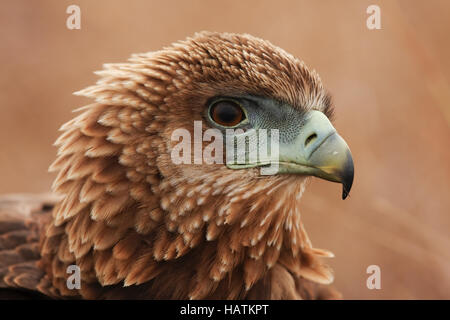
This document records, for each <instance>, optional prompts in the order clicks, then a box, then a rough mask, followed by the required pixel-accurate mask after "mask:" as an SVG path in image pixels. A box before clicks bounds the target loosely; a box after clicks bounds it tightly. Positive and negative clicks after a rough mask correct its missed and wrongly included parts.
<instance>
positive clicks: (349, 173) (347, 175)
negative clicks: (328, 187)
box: [342, 154, 355, 200]
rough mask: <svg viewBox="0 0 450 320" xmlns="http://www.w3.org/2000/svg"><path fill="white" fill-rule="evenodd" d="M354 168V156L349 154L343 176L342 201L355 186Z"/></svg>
mask: <svg viewBox="0 0 450 320" xmlns="http://www.w3.org/2000/svg"><path fill="white" fill-rule="evenodd" d="M354 171H355V170H354V166H353V159H352V156H351V155H350V154H349V155H348V157H347V163H346V164H345V169H344V171H343V174H342V200H345V199H346V198H347V196H348V195H349V193H350V190H351V189H352V185H353V176H354Z"/></svg>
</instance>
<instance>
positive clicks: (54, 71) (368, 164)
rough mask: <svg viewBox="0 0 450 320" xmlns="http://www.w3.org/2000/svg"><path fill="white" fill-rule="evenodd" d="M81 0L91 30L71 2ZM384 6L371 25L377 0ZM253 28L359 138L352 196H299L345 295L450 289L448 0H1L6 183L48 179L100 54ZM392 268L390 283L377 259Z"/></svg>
mask: <svg viewBox="0 0 450 320" xmlns="http://www.w3.org/2000/svg"><path fill="white" fill-rule="evenodd" d="M70 4H77V5H79V6H80V7H81V19H82V22H81V30H68V29H67V28H66V19H67V17H68V14H66V8H67V6H69V5H70ZM370 4H378V5H379V6H380V8H381V24H382V30H368V29H367V28H366V19H367V17H368V14H367V13H366V8H367V7H368V6H369V5H370ZM200 30H210V31H228V32H240V33H244V32H245V33H250V34H252V35H255V36H259V37H261V38H264V39H267V40H270V41H271V42H272V43H274V44H276V45H278V46H280V47H282V48H284V49H285V50H287V51H288V52H290V53H292V54H294V55H295V56H297V57H299V58H301V59H303V60H304V61H305V62H306V64H307V65H308V66H309V67H310V68H314V69H316V70H317V71H318V72H319V74H320V75H321V77H322V80H323V82H324V84H325V85H326V87H327V88H328V89H329V90H330V92H331V93H332V95H333V97H334V103H335V106H336V121H335V125H336V127H337V129H338V130H339V131H340V133H341V134H342V136H343V137H344V138H345V139H346V140H347V142H348V144H349V145H350V147H351V149H352V153H353V156H354V161H355V168H356V175H355V183H354V188H353V190H352V193H351V196H350V198H349V199H348V200H346V201H342V200H340V193H341V189H340V186H339V185H337V184H331V183H327V182H322V181H319V180H317V179H315V180H314V181H313V182H312V183H311V184H310V186H309V188H308V190H307V192H306V194H305V196H304V198H303V203H302V207H303V210H302V214H303V219H304V220H305V223H306V229H307V230H308V231H309V234H310V237H311V239H312V241H313V244H314V245H315V246H317V247H322V248H327V249H330V250H332V251H333V252H334V253H335V254H336V257H335V258H334V259H331V260H330V264H331V265H332V266H333V267H334V269H335V275H336V281H335V284H336V286H337V287H338V288H339V289H340V290H341V291H342V292H343V293H344V296H345V298H348V299H379V298H383V299H417V298H420V299H443V298H445V299H450V148H449V147H450V85H449V83H450V59H449V57H450V41H449V36H450V2H448V1H444V0H442V1H436V0H433V1H407V0H404V1H376V0H372V1H361V0H354V1H339V2H338V1H331V0H330V1H312V0H311V1H298V0H296V1H257V0H250V1H200V0H196V1H181V0H179V1H137V0H132V1H111V0H108V1H106V0H102V1H100V0H97V1H84V0H83V1H81V0H77V1H75V0H73V1H62V0H60V1H51V0H44V1H23V0H20V1H18V0H14V1H13V0H4V1H1V4H0V194H3V193H17V192H44V191H48V190H49V189H50V185H51V182H52V179H53V178H54V176H52V175H50V174H48V173H47V167H48V166H49V164H50V163H51V162H52V160H53V159H54V157H55V154H56V149H55V148H54V147H52V143H53V141H54V140H55V139H56V137H57V136H58V132H57V129H58V128H59V126H60V125H61V124H62V123H64V122H66V121H67V120H69V119H70V118H71V117H73V114H72V113H71V110H72V109H74V108H76V107H80V106H82V105H84V104H86V103H87V102H88V100H87V99H84V98H80V97H75V96H73V95H72V94H71V93H72V92H74V91H77V90H79V89H82V88H83V87H85V86H88V85H90V84H93V83H94V82H95V81H96V76H95V75H94V74H93V73H92V72H93V71H95V70H99V69H100V68H101V65H102V63H106V62H121V61H124V60H126V59H127V58H128V56H129V55H130V54H131V53H136V52H146V51H153V50H157V49H160V48H161V47H162V46H165V45H168V44H170V43H171V42H173V41H176V40H179V39H183V38H185V37H186V36H188V35H192V34H193V33H194V32H196V31H200ZM372 264H375V265H379V266H380V268H381V286H382V288H381V290H369V289H367V287H366V279H367V277H368V276H369V275H368V274H366V268H367V267H368V266H369V265H372Z"/></svg>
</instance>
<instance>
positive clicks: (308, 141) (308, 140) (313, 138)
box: [305, 133, 317, 147]
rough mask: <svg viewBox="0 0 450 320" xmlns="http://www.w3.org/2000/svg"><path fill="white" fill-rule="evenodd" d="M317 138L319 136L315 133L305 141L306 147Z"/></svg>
mask: <svg viewBox="0 0 450 320" xmlns="http://www.w3.org/2000/svg"><path fill="white" fill-rule="evenodd" d="M316 138H317V134H316V133H313V134H311V135H310V136H309V137H308V138H306V140H305V147H306V146H307V145H308V144H310V143H311V142H312V141H313V140H315V139H316Z"/></svg>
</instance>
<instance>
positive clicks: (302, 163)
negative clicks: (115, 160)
mask: <svg viewBox="0 0 450 320" xmlns="http://www.w3.org/2000/svg"><path fill="white" fill-rule="evenodd" d="M304 119H305V122H304V123H303V125H302V129H301V130H300V134H299V135H298V136H297V137H296V138H295V139H294V141H292V142H290V143H282V144H280V150H279V159H280V162H279V169H278V172H279V173H287V174H303V175H312V176H315V177H319V178H322V179H325V180H328V181H333V182H339V183H342V187H343V188H342V189H343V190H342V199H345V198H346V197H347V196H348V194H349V192H350V189H351V188H352V184H353V174H354V168H353V159H352V155H351V153H350V149H349V147H348V146H347V143H346V142H345V140H344V139H342V137H341V136H340V135H339V134H338V133H337V132H336V129H335V128H334V127H333V125H332V124H331V122H330V121H329V120H328V118H327V117H326V116H325V115H324V114H323V113H322V112H320V111H316V110H314V111H310V112H308V113H307V114H306V115H305V118H304Z"/></svg>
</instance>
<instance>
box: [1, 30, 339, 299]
mask: <svg viewBox="0 0 450 320" xmlns="http://www.w3.org/2000/svg"><path fill="white" fill-rule="evenodd" d="M97 74H98V75H100V76H101V79H100V80H99V81H98V82H97V84H96V85H94V86H91V87H88V88H87V89H84V90H82V91H80V92H78V93H77V94H79V95H83V96H86V97H90V98H93V99H94V100H95V101H94V102H93V103H92V104H90V105H88V106H85V107H83V108H81V109H79V110H78V111H79V112H80V114H79V115H78V116H77V117H76V118H74V119H73V120H71V121H69V122H68V123H66V124H65V125H63V126H62V128H61V130H62V131H63V133H62V135H61V136H60V137H59V139H58V140H57V141H56V145H57V146H58V147H59V151H58V156H57V159H56V161H55V162H54V163H53V164H52V166H51V168H50V170H51V171H52V172H57V173H58V175H57V178H56V179H55V181H54V184H53V191H54V192H55V193H56V194H58V195H60V196H61V198H60V200H57V201H54V203H55V206H54V208H53V209H52V210H49V209H50V207H49V205H44V207H39V205H37V207H36V208H34V209H33V208H31V209H27V210H28V212H27V214H25V215H24V214H22V215H17V216H15V215H13V213H14V211H16V212H17V211H18V210H17V209H14V210H13V209H11V208H12V206H10V207H9V212H8V214H6V213H4V210H3V211H2V212H1V213H0V218H1V220H0V279H2V280H0V288H8V289H7V290H6V289H3V290H4V291H3V293H5V292H6V293H7V292H12V291H11V290H12V288H15V289H17V290H21V289H24V290H29V291H36V292H38V293H40V294H43V295H45V296H48V297H52V298H69V297H75V298H84V299H104V298H112V299H120V298H131V299H132V298H137V299H145V298H150V299H159V298H162V299H180V298H185V299H189V298H190V299H208V298H219V299H245V298H248V299H253V298H256V299H303V298H308V299H314V298H337V297H339V294H338V293H337V292H336V291H334V290H333V289H332V288H330V287H329V286H328V284H330V283H331V282H332V281H333V274H332V272H331V270H330V269H329V268H328V267H327V266H326V265H325V264H324V263H323V262H322V261H321V259H320V258H321V257H331V256H332V254H331V253H330V252H328V251H326V250H321V249H316V248H314V247H313V246H312V244H311V242H310V240H309V238H308V235H307V233H306V232H305V229H304V226H303V224H302V221H301V216H300V211H299V207H300V201H299V200H300V198H301V195H302V193H303V191H304V187H305V182H306V180H307V179H308V178H307V177H306V176H301V175H274V176H264V177H261V176H260V175H259V173H258V170H257V169H256V168H250V169H246V170H231V169H229V168H227V167H226V166H225V165H223V164H213V165H188V164H182V165H175V164H174V163H173V162H172V161H171V158H170V151H171V148H172V147H173V145H174V142H173V141H171V138H170V137H171V133H172V132H173V131H174V130H175V129H176V128H187V129H188V130H190V131H191V132H193V122H194V120H199V121H201V120H202V119H203V117H204V110H205V105H206V104H207V102H208V101H209V99H210V98H211V97H214V96H241V95H247V94H251V95H255V96H262V97H270V98H271V99H274V100H276V101H281V102H284V103H287V104H289V105H290V106H292V107H293V108H296V109H298V110H300V111H307V110H312V109H315V110H319V111H322V112H323V113H324V114H325V115H327V116H331V113H332V106H331V104H330V99H329V96H328V95H327V93H326V92H325V90H324V89H323V87H322V84H321V81H320V79H319V77H318V75H317V74H316V73H315V72H311V71H309V70H308V69H307V68H306V66H305V65H304V64H303V63H302V62H301V61H299V60H298V59H296V58H294V57H293V56H291V55H290V54H288V53H286V52H285V51H283V50H281V49H279V48H277V47H275V46H273V45H272V44H270V43H269V42H267V41H263V40H260V39H257V38H254V37H252V36H249V35H236V34H219V33H206V32H203V33H199V34H196V35H195V36H194V37H193V38H188V39H187V40H185V41H182V42H178V43H175V44H173V45H172V46H170V47H168V48H165V49H164V50H161V51H158V52H151V53H146V54H139V55H133V56H132V58H131V59H130V60H129V62H128V63H123V64H108V65H105V67H104V70H102V71H100V72H98V73H97ZM206 129H207V126H205V125H204V126H203V130H206ZM207 144H208V143H204V145H205V146H206V145H207ZM2 203H4V202H0V204H2ZM10 203H13V206H14V207H16V208H17V207H18V206H19V204H20V203H23V201H19V200H17V201H15V202H14V201H12V202H11V201H10ZM37 203H38V204H39V203H40V202H37ZM42 209H45V210H42ZM7 211H8V210H7ZM38 211H44V212H38ZM38 243H39V245H38ZM6 257H8V258H6ZM74 264H75V265H77V266H79V267H80V269H81V279H82V281H81V282H82V283H81V289H79V290H76V289H75V290H70V289H68V288H67V286H66V280H67V277H68V274H67V272H66V269H67V267H68V266H70V265H74ZM8 290H10V291H8ZM11 294H12V293H11Z"/></svg>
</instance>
